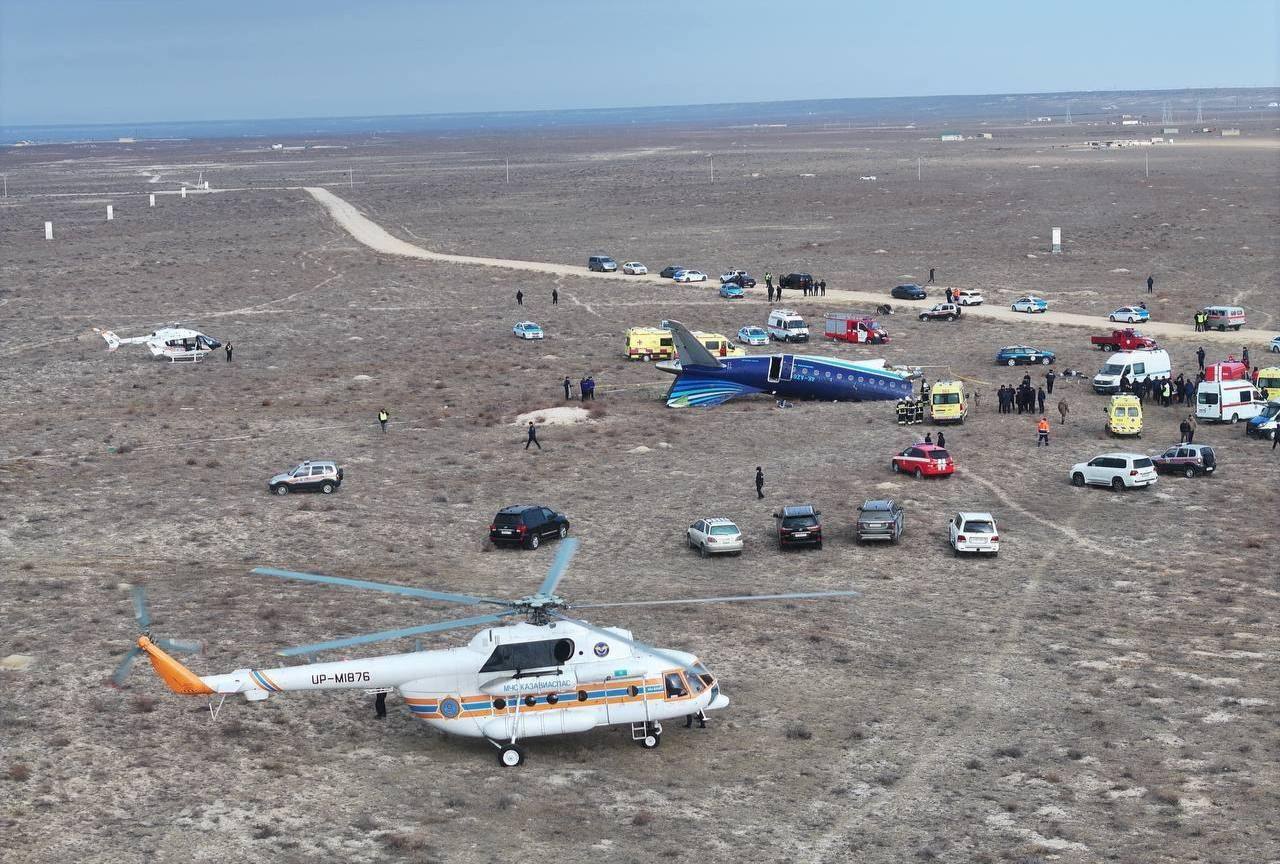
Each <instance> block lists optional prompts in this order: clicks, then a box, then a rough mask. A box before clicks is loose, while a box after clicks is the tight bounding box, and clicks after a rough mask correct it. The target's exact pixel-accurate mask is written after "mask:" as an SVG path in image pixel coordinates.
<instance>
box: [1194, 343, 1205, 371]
mask: <svg viewBox="0 0 1280 864" xmlns="http://www.w3.org/2000/svg"><path fill="white" fill-rule="evenodd" d="M1196 360H1197V361H1198V362H1199V363H1200V371H1201V372H1203V371H1204V346H1203V345H1201V346H1200V347H1199V348H1197V349H1196Z"/></svg>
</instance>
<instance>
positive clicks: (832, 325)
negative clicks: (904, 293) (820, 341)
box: [823, 312, 889, 345]
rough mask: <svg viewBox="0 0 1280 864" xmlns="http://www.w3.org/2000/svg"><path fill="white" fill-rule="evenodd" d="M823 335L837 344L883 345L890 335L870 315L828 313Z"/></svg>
mask: <svg viewBox="0 0 1280 864" xmlns="http://www.w3.org/2000/svg"><path fill="white" fill-rule="evenodd" d="M823 333H824V335H825V336H826V337H827V338H828V339H832V340H835V341H837V342H856V343H865V344H868V345H883V344H885V343H886V342H888V341H889V334H888V333H886V332H885V330H884V328H883V327H881V326H880V322H878V321H876V320H875V319H874V318H872V317H870V316H868V315H858V314H856V313H853V312H828V313H827V325H826V327H825V328H824V330H823Z"/></svg>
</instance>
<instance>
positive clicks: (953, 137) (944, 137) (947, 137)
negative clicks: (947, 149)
mask: <svg viewBox="0 0 1280 864" xmlns="http://www.w3.org/2000/svg"><path fill="white" fill-rule="evenodd" d="M938 140H940V141H963V140H964V136H963V135H961V134H960V133H959V132H943V133H942V134H941V135H939V136H938Z"/></svg>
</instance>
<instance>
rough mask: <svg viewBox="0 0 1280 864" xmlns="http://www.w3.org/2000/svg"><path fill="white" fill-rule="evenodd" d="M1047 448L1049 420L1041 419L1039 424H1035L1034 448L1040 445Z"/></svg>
mask: <svg viewBox="0 0 1280 864" xmlns="http://www.w3.org/2000/svg"><path fill="white" fill-rule="evenodd" d="M1041 444H1043V445H1044V446H1046V447H1048V446H1049V418H1048V417H1041V418H1040V422H1039V423H1037V424H1036V447H1037V448H1039V447H1040V445H1041Z"/></svg>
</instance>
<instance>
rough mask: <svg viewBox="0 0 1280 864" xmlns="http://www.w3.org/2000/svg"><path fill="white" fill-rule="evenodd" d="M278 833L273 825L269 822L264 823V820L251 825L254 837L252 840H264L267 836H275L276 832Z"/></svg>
mask: <svg viewBox="0 0 1280 864" xmlns="http://www.w3.org/2000/svg"><path fill="white" fill-rule="evenodd" d="M279 833H280V832H279V831H278V830H276V828H275V826H273V825H270V824H268V823H265V822H264V823H262V824H261V825H254V826H253V839H254V840H266V839H267V838H269V837H274V836H276V835H277V834H279Z"/></svg>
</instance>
